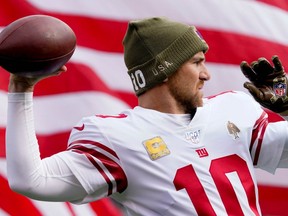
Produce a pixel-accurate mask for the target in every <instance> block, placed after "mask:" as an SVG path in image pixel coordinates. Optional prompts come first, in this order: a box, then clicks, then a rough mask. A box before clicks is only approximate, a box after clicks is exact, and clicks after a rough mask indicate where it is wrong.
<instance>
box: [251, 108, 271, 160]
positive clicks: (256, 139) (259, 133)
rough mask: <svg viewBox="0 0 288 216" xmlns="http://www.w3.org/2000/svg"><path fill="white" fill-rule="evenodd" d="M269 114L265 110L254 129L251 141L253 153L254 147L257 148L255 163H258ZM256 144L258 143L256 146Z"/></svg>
mask: <svg viewBox="0 0 288 216" xmlns="http://www.w3.org/2000/svg"><path fill="white" fill-rule="evenodd" d="M268 123H269V122H268V116H267V113H266V112H263V113H262V115H261V116H260V118H259V119H258V120H257V121H256V122H255V125H254V129H253V131H252V138H251V143H250V148H249V150H250V153H252V149H254V148H256V150H255V154H254V160H253V165H257V163H258V159H259V155H260V151H261V146H262V142H263V137H264V134H265V131H266V128H267V125H268ZM255 145H257V146H256V147H255Z"/></svg>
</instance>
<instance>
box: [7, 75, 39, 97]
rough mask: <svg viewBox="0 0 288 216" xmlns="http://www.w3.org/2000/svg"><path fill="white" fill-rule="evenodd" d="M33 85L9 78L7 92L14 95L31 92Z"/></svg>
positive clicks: (26, 81)
mask: <svg viewBox="0 0 288 216" xmlns="http://www.w3.org/2000/svg"><path fill="white" fill-rule="evenodd" d="M33 90H34V84H32V83H31V82H29V81H28V80H26V79H21V78H19V79H17V78H15V77H14V78H10V82H9V86H8V92H10V93H16V92H33Z"/></svg>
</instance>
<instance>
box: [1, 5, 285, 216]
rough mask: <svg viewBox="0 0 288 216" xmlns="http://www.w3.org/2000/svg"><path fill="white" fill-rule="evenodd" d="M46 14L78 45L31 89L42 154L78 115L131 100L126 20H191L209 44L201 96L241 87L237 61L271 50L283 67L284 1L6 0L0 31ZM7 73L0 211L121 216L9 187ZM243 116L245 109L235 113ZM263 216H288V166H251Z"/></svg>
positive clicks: (61, 141)
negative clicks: (56, 71) (61, 69)
mask: <svg viewBox="0 0 288 216" xmlns="http://www.w3.org/2000/svg"><path fill="white" fill-rule="evenodd" d="M32 14H47V15H51V16H55V17H57V18H59V19H61V20H63V21H64V22H66V23H67V24H68V25H70V27H71V28H72V29H73V30H74V32H75V33H76V36H77V49H76V51H75V53H74V55H73V56H72V58H71V60H70V61H69V63H68V64H67V67H68V71H67V72H66V73H64V74H62V75H61V76H58V77H53V78H49V79H47V80H44V81H42V82H41V83H39V84H38V85H37V87H36V89H35V93H34V95H35V97H34V98H35V100H34V101H35V102H34V104H35V108H34V110H35V123H36V132H37V135H38V141H39V144H40V150H41V156H42V157H43V158H44V157H47V156H49V155H51V154H53V153H55V152H58V151H61V150H65V148H66V144H67V138H68V136H69V133H70V130H71V128H72V127H73V126H74V125H75V124H76V122H78V120H80V118H81V117H83V116H87V115H94V114H115V113H118V112H120V111H122V110H123V109H125V108H129V107H133V106H135V105H136V103H137V99H136V97H135V96H134V93H133V90H132V84H131V83H130V80H129V77H128V75H127V73H126V68H125V65H124V61H123V47H122V39H123V36H124V34H125V31H126V27H127V22H128V21H129V20H131V19H138V18H144V17H151V16H166V17H169V18H171V19H174V20H178V21H181V22H185V23H187V24H191V25H195V26H196V27H197V29H198V30H199V31H200V32H201V34H202V35H203V37H204V38H205V40H206V41H207V42H208V44H209V46H210V50H209V51H208V53H207V55H206V58H207V63H206V65H207V67H208V69H209V71H210V73H211V76H212V79H211V80H210V81H209V82H208V83H207V85H206V86H205V90H204V93H205V95H206V96H209V95H212V94H216V93H219V92H221V91H227V90H231V89H232V90H244V91H246V90H245V89H244V88H243V87H242V85H243V82H244V81H245V78H244V77H243V75H242V73H241V71H240V68H239V64H240V62H241V61H242V60H246V61H248V62H251V61H253V60H256V59H257V58H259V57H266V58H267V59H270V58H271V57H272V56H273V55H275V54H277V55H278V56H279V57H280V59H281V60H282V62H283V64H284V67H286V68H287V71H288V1H287V0H201V1H200V0H178V1H176V0H121V1H120V0H73V1H71V0H26V1H25V0H5V1H1V3H0V31H1V30H2V29H3V28H4V27H5V26H6V25H8V24H9V23H11V22H12V21H14V20H16V19H18V18H20V17H23V16H27V15H32ZM8 79H9V74H8V73H7V72H6V71H4V70H3V69H2V68H0V216H7V215H16V216H18V215H21V216H22V215H29V216H38V215H44V216H55V215H61V216H66V215H67V216H70V215H71V216H78V215H79V216H82V215H83V216H84V215H85V216H89V215H98V216H107V215H109V216H114V215H115V216H120V215H122V214H121V212H120V210H118V209H117V207H116V206H115V205H113V203H112V202H111V201H110V200H108V199H105V200H101V201H98V202H93V203H90V204H85V205H80V206H78V205H72V204H69V203H51V202H40V201H35V200H31V199H28V198H26V197H24V196H21V195H19V194H16V193H14V192H12V191H11V190H10V189H9V186H8V182H7V178H6V163H5V126H6V117H7V114H6V112H7V85H8ZM240 114H245V113H239V115H240ZM256 173H257V178H258V180H259V191H260V204H261V207H262V211H263V215H288V213H287V210H286V209H287V208H286V206H287V203H288V171H286V170H284V169H283V170H281V169H280V170H278V171H277V172H276V174H275V175H271V174H269V173H266V172H264V171H260V170H256Z"/></svg>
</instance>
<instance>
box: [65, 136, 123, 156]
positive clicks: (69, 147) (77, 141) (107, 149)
mask: <svg viewBox="0 0 288 216" xmlns="http://www.w3.org/2000/svg"><path fill="white" fill-rule="evenodd" d="M76 144H90V145H94V146H97V147H98V148H101V149H103V150H104V151H106V152H108V153H110V154H111V155H113V156H114V157H116V158H118V155H117V154H116V152H115V151H113V150H112V149H110V148H108V147H107V146H105V145H103V144H101V143H98V142H94V141H91V140H76V141H74V142H72V143H70V144H69V145H68V150H70V149H71V148H73V145H76ZM118 159H119V158H118Z"/></svg>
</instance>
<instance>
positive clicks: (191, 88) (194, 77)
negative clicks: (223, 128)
mask: <svg viewBox="0 0 288 216" xmlns="http://www.w3.org/2000/svg"><path fill="white" fill-rule="evenodd" d="M204 63H205V55H204V53H203V52H199V53H197V54H195V55H194V56H193V57H192V58H191V59H190V60H188V61H187V62H185V63H184V64H183V65H182V66H181V67H180V68H179V70H178V71H177V72H176V73H174V74H173V75H172V76H171V77H170V78H169V79H168V83H167V84H168V88H169V92H170V94H171V95H172V97H174V99H175V100H176V102H177V103H178V105H180V106H181V107H182V108H183V110H184V112H185V113H190V112H191V110H193V109H195V108H196V107H199V106H203V100H202V98H203V92H202V88H203V86H204V82H205V81H207V80H209V79H210V74H209V72H208V70H207V68H206V66H205V64H204Z"/></svg>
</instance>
